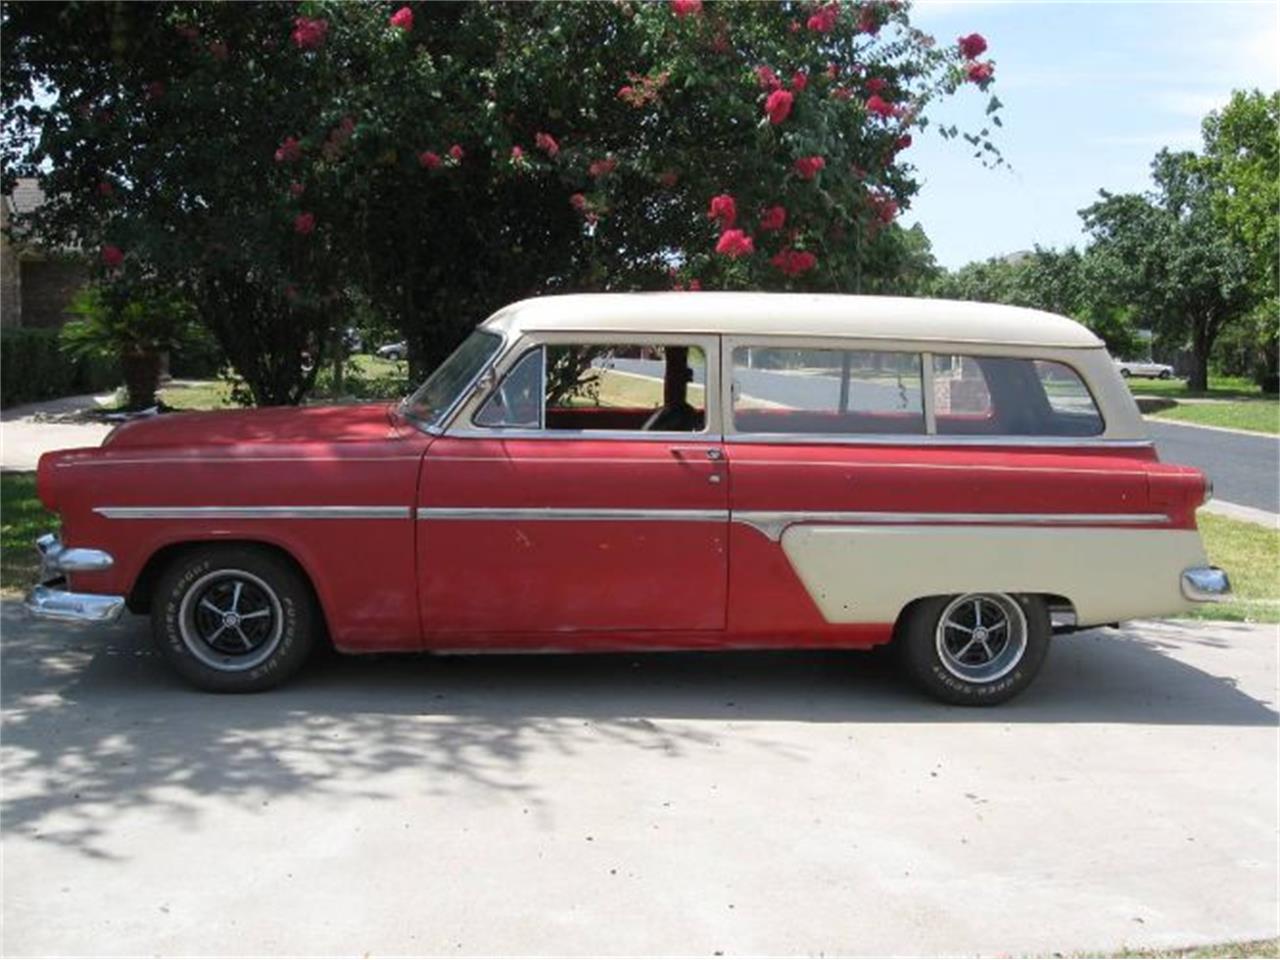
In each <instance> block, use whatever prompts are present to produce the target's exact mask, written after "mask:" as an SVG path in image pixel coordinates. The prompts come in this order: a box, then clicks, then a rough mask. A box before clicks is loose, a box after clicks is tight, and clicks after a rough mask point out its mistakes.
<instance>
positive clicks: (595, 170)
mask: <svg viewBox="0 0 1280 960" xmlns="http://www.w3.org/2000/svg"><path fill="white" fill-rule="evenodd" d="M616 169H618V161H617V160H615V159H614V158H613V157H605V158H604V159H603V160H596V161H595V162H594V163H592V164H591V166H589V167H587V173H589V174H591V176H593V177H603V176H607V175H608V174H610V173H613V171H614V170H616Z"/></svg>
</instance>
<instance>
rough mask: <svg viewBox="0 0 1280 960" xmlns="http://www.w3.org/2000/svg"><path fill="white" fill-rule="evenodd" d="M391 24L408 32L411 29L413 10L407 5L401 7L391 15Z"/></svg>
mask: <svg viewBox="0 0 1280 960" xmlns="http://www.w3.org/2000/svg"><path fill="white" fill-rule="evenodd" d="M391 25H392V26H393V27H395V28H396V29H397V30H403V31H404V32H405V33H408V32H409V31H410V30H412V29H413V11H412V10H410V9H409V8H408V7H401V8H400V9H399V10H397V11H396V12H395V13H393V14H392V15H391Z"/></svg>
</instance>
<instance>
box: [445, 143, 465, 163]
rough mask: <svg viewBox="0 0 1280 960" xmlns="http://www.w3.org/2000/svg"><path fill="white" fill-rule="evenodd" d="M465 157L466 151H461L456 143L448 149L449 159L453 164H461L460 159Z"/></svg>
mask: <svg viewBox="0 0 1280 960" xmlns="http://www.w3.org/2000/svg"><path fill="white" fill-rule="evenodd" d="M466 155H467V153H466V151H465V150H463V149H462V147H461V146H459V145H458V144H456V143H455V144H454V145H453V146H452V147H450V148H449V157H450V159H452V160H453V161H454V162H455V163H461V162H462V158H463V157H465V156H466Z"/></svg>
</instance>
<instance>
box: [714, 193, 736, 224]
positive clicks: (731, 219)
mask: <svg viewBox="0 0 1280 960" xmlns="http://www.w3.org/2000/svg"><path fill="white" fill-rule="evenodd" d="M707 219H708V220H715V221H716V222H717V223H719V224H720V228H721V229H722V230H727V229H728V228H729V227H732V226H733V225H734V224H735V223H737V222H738V202H737V201H736V200H734V199H733V195H732V194H728V193H720V194H717V195H716V196H714V197H712V198H711V206H710V208H709V209H708V210H707Z"/></svg>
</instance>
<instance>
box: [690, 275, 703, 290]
mask: <svg viewBox="0 0 1280 960" xmlns="http://www.w3.org/2000/svg"><path fill="white" fill-rule="evenodd" d="M701 289H702V281H701V280H699V279H698V278H697V277H694V278H693V279H692V280H690V281H689V292H690V293H697V292H698V291H699V290H701Z"/></svg>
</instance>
